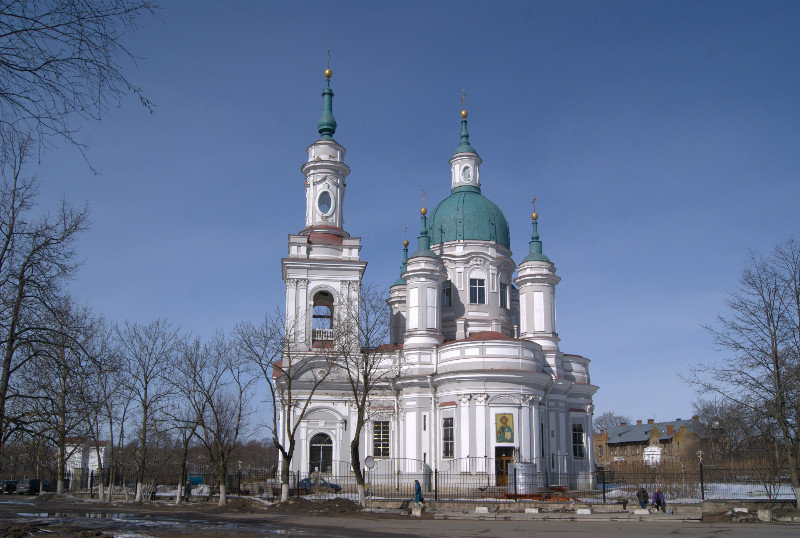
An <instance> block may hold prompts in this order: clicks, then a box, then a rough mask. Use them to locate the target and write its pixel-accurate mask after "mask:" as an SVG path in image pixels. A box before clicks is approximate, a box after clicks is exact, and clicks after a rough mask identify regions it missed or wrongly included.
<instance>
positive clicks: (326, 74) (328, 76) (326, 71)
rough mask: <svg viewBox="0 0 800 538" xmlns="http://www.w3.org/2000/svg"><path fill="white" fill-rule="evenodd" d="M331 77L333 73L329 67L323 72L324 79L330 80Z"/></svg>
mask: <svg viewBox="0 0 800 538" xmlns="http://www.w3.org/2000/svg"><path fill="white" fill-rule="evenodd" d="M331 75H333V71H331V68H330V67H329V68H327V69H326V70H325V78H331Z"/></svg>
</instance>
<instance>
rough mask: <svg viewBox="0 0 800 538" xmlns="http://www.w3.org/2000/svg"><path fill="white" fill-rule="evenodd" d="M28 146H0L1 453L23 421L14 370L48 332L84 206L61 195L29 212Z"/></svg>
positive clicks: (69, 271) (32, 185)
mask: <svg viewBox="0 0 800 538" xmlns="http://www.w3.org/2000/svg"><path fill="white" fill-rule="evenodd" d="M29 149H30V140H29V139H25V138H22V137H14V138H13V139H12V140H10V141H9V142H8V143H5V142H4V143H3V144H2V149H0V173H1V174H2V184H0V361H2V364H0V456H1V455H2V449H3V444H4V443H5V441H6V440H7V439H8V438H9V436H10V435H11V434H12V433H13V432H14V431H15V430H17V429H20V428H24V427H25V417H24V416H23V415H22V414H20V413H22V412H23V410H24V408H25V406H22V405H19V404H18V403H17V402H15V400H19V397H20V392H19V391H18V390H17V389H18V387H16V385H15V376H18V374H19V373H20V372H21V371H22V369H24V368H25V367H26V365H27V364H28V362H29V361H31V360H33V359H34V358H35V357H36V356H37V353H38V352H39V351H41V349H42V347H41V346H40V345H39V343H40V342H42V341H47V340H48V338H49V337H48V336H47V335H46V334H45V333H47V332H48V331H50V330H51V328H52V325H49V324H48V323H47V319H46V318H47V316H48V315H50V313H51V312H52V311H54V309H55V308H56V307H57V303H58V301H59V299H60V293H61V290H62V288H63V286H64V283H65V282H66V281H67V280H68V279H69V278H70V277H71V276H72V275H73V273H74V271H75V269H76V268H77V265H78V264H77V262H76V261H75V252H74V250H73V245H74V242H75V239H76V237H77V236H78V234H79V233H80V232H81V231H83V230H84V229H85V228H86V221H87V213H86V209H75V208H73V207H72V206H70V205H69V204H67V203H66V202H63V201H62V202H61V204H60V206H59V207H58V210H57V211H56V212H55V213H54V214H47V213H42V214H38V215H37V214H34V213H33V211H34V207H35V206H34V204H35V200H36V194H37V183H36V181H35V180H33V179H28V178H25V177H24V174H23V169H24V166H25V163H26V160H27V157H28V151H29ZM50 340H52V339H50ZM15 410H16V411H20V413H17V414H15V413H13V411H15ZM0 461H2V458H1V457H0Z"/></svg>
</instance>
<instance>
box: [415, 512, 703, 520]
mask: <svg viewBox="0 0 800 538" xmlns="http://www.w3.org/2000/svg"><path fill="white" fill-rule="evenodd" d="M431 513H432V514H433V517H434V518H435V519H477V520H498V521H536V520H540V521H541V520H567V521H570V520H574V521H700V520H701V519H702V518H701V515H700V514H696V515H695V514H683V515H671V514H663V513H651V514H634V513H633V512H627V511H626V512H597V513H593V514H576V513H574V512H573V513H569V512H540V513H538V514H529V513H525V512H489V513H476V512H464V511H461V512H458V511H454V510H447V511H445V510H432V511H431Z"/></svg>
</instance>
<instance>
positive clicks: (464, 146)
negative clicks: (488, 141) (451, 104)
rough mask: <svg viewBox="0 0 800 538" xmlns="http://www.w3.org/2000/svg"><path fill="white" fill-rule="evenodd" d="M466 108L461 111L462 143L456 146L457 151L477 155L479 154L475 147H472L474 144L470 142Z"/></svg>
mask: <svg viewBox="0 0 800 538" xmlns="http://www.w3.org/2000/svg"><path fill="white" fill-rule="evenodd" d="M466 112H467V111H466V110H464V111H462V112H461V118H462V119H461V143H460V144H459V145H458V147H457V148H456V153H474V154H475V155H477V154H478V152H477V151H475V148H473V147H472V144H470V143H469V131H467V114H466Z"/></svg>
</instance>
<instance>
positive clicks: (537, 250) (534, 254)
mask: <svg viewBox="0 0 800 538" xmlns="http://www.w3.org/2000/svg"><path fill="white" fill-rule="evenodd" d="M531 221H532V225H533V232H532V233H531V242H530V243H529V246H530V254H528V256H527V257H526V258H525V259H524V260H522V263H525V262H550V258H548V257H547V256H545V255H544V254H542V242H541V240H540V239H539V213H537V212H536V196H534V197H533V213H531Z"/></svg>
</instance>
